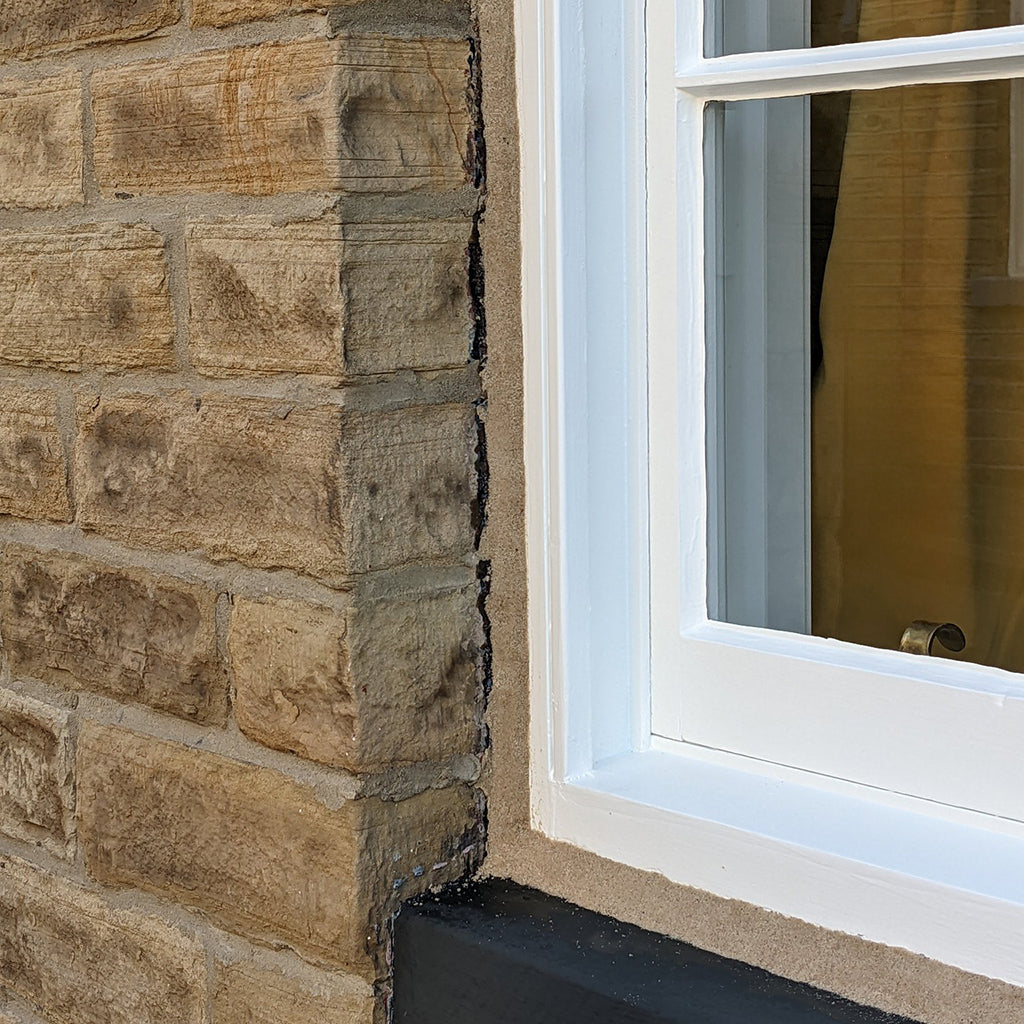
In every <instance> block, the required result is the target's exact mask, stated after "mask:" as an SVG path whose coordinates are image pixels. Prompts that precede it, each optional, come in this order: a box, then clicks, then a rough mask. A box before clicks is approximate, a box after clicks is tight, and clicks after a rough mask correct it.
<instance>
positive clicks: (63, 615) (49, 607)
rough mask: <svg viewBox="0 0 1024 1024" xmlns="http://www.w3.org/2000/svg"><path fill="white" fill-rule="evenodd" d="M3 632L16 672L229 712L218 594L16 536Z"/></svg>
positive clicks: (204, 713)
mask: <svg viewBox="0 0 1024 1024" xmlns="http://www.w3.org/2000/svg"><path fill="white" fill-rule="evenodd" d="M2 573H3V575H2V580H3V594H2V597H0V608H2V615H3V618H2V622H0V635H2V636H3V643H4V649H5V650H6V652H7V657H8V659H9V663H10V666H11V671H12V672H13V673H14V674H15V675H20V676H30V677H33V678H36V679H42V680H44V681H45V682H48V683H53V684H54V685H57V686H63V687H68V688H71V689H87V690H93V691H95V692H97V693H102V694H106V695H107V696H109V697H114V698H116V699H117V700H121V701H138V702H140V703H143V704H148V705H150V706H151V707H154V708H156V709H157V710H158V711H167V712H169V713H171V714H174V715H180V716H181V717H183V718H190V719H193V720H194V721H197V722H210V723H220V722H223V721H225V719H226V717H227V685H228V683H227V672H226V667H225V666H224V665H223V663H222V659H221V657H220V655H219V653H218V651H217V637H216V625H215V619H216V602H217V595H216V594H215V593H213V592H212V591H209V590H207V589H206V588H205V587H200V586H195V585H193V584H189V583H184V582H182V581H181V580H175V579H171V578H170V577H166V576H155V575H153V574H152V573H148V572H143V571H140V570H136V569H121V568H116V567H114V566H110V565H105V564H103V563H101V562H95V561H93V560H91V559H85V558H79V557H77V556H75V555H70V554H65V553H62V552H57V553H44V552H41V551H35V550H32V549H30V548H23V547H19V546H13V545H12V546H9V547H8V548H7V549H6V551H5V553H4V558H3V562H2Z"/></svg>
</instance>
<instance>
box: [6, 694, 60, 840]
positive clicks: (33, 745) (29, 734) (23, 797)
mask: <svg viewBox="0 0 1024 1024" xmlns="http://www.w3.org/2000/svg"><path fill="white" fill-rule="evenodd" d="M73 773H74V757H73V754H72V749H71V740H70V737H69V735H68V715H67V712H65V711H62V710H59V709H57V708H52V707H49V706H48V705H46V704H43V703H41V702H40V701H37V700H33V699H32V698H30V697H23V696H21V695H19V694H16V693H12V692H11V691H9V690H0V832H3V833H4V834H5V835H8V836H12V837H13V838H15V839H22V840H24V841H26V842H30V843H38V844H40V845H41V846H43V847H45V848H46V849H47V850H49V851H50V853H53V854H55V855H56V856H58V857H68V856H72V855H73V853H74V847H73V840H74V833H75V824H74V813H75V797H74V777H73Z"/></svg>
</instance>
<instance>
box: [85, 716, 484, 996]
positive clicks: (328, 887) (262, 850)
mask: <svg viewBox="0 0 1024 1024" xmlns="http://www.w3.org/2000/svg"><path fill="white" fill-rule="evenodd" d="M78 779H79V808H80V811H79V818H80V820H79V836H80V842H81V844H82V848H83V850H84V851H85V860H86V865H87V867H88V870H89V872H90V874H91V875H92V876H93V877H94V878H96V879H97V880H99V881H101V882H106V883H110V884H123V885H132V886H137V887H140V888H143V889H148V890H150V891H153V892H157V893H162V894H164V895H167V896H170V897H171V898H173V899H175V900H177V901H179V902H183V903H186V904H189V905H191V906H194V907H198V908H200V909H202V910H205V911H206V912H208V913H210V914H212V915H214V916H215V917H216V918H218V919H219V920H220V921H222V922H223V923H224V924H225V925H226V926H227V927H228V928H231V929H233V930H238V931H240V932H242V933H244V934H247V935H251V936H253V937H255V938H263V939H264V940H266V939H267V938H271V939H280V940H283V941H286V942H288V943H289V944H291V945H292V946H294V948H295V949H297V950H299V951H300V952H304V953H306V954H307V955H312V956H314V957H318V958H322V959H326V960H330V961H333V962H337V963H340V964H343V965H345V966H348V967H349V968H351V969H353V970H355V971H357V972H358V973H360V974H361V975H363V976H365V977H372V976H374V975H375V973H376V971H377V970H378V969H379V967H380V964H379V962H376V960H375V957H376V954H377V953H378V951H379V948H380V942H381V941H382V938H383V936H382V931H381V929H382V920H383V918H382V915H383V914H384V913H387V912H390V909H391V907H392V905H393V902H394V899H395V896H394V894H395V893H396V892H399V891H401V892H403V893H406V892H408V893H410V894H411V893H412V892H415V891H417V890H422V888H423V887H425V886H428V885H433V884H437V883H438V882H440V881H445V880H449V879H451V878H452V877H455V876H456V875H457V874H458V873H459V872H460V871H461V870H462V868H463V864H462V862H461V860H460V854H459V851H460V849H461V848H462V844H463V842H464V837H465V835H466V834H467V832H470V831H471V830H472V829H473V827H474V814H475V811H474V808H475V804H474V799H473V794H472V792H471V791H469V790H468V789H466V788H465V787H454V788H451V789H447V790H440V791H434V790H431V791H428V792H426V793H422V794H420V795H419V796H416V797H413V798H411V799H410V800H405V801H402V802H401V803H388V802H385V801H382V800H379V799H376V798H369V799H361V800H351V801H347V802H344V803H343V804H342V805H341V806H340V807H337V808H331V807H328V806H327V805H325V804H323V803H321V802H320V801H319V800H317V799H316V797H315V796H314V794H313V792H312V791H311V790H309V789H307V788H306V787H304V786H302V785H300V784H298V783H297V782H294V781H292V780H291V779H289V778H287V777H286V776H283V775H279V774H278V773H276V772H274V771H271V770H269V769H266V768H261V767H257V766H254V765H246V764H241V763H238V762H235V761H230V760H228V759H226V758H223V757H220V756H217V755H213V754H209V753H207V752H205V751H202V750H199V749H196V748H190V747H182V746H178V745H177V744H172V743H165V742H162V741H158V740H155V739H152V738H150V737H144V736H138V735H135V734H133V733H129V732H127V731H125V730H122V729H118V728H113V727H105V726H95V725H87V726H86V727H85V728H84V729H83V731H82V735H81V737H80V740H79V744H78Z"/></svg>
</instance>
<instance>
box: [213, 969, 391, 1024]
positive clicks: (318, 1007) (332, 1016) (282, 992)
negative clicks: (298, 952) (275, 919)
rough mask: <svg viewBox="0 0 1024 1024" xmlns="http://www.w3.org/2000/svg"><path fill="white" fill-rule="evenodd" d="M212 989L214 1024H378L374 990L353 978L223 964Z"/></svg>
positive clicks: (313, 972) (217, 970)
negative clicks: (313, 1023)
mask: <svg viewBox="0 0 1024 1024" xmlns="http://www.w3.org/2000/svg"><path fill="white" fill-rule="evenodd" d="M264 959H269V958H264ZM211 989H212V991H211V1001H210V1021H211V1024H312V1022H313V1021H330V1022H331V1024H372V1022H373V1015H374V994H373V986H372V985H370V984H369V983H368V982H367V981H365V980H363V979H362V978H356V977H353V976H351V975H346V974H340V973H336V974H328V973H326V972H324V971H314V970H312V969H308V970H298V971H297V970H295V969H290V970H289V969H287V968H284V967H278V968H275V967H271V966H269V965H267V964H266V963H262V962H255V961H252V960H242V961H238V962H235V963H228V962H225V961H217V962H216V963H215V964H214V969H213V980H212V985H211Z"/></svg>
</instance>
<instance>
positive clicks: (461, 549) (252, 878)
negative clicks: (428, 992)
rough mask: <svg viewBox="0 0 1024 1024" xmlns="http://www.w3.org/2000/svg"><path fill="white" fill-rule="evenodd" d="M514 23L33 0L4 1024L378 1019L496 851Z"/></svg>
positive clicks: (18, 24) (28, 20)
mask: <svg viewBox="0 0 1024 1024" xmlns="http://www.w3.org/2000/svg"><path fill="white" fill-rule="evenodd" d="M477 52H478V48H477V45H476V43H475V41H474V26H473V19H472V12H471V10H470V4H469V0H437V2H436V3H424V2H423V0H335V2H334V3H333V4H332V3H328V4H320V3H305V2H303V0H284V2H282V0H133V2H131V3H126V2H123V0H75V2H72V0H5V2H4V3H2V4H0V642H2V651H0V1024H122V1022H123V1024H172V1022H173V1024H311V1022H321V1021H331V1022H338V1024H342V1022H359V1024H381V1022H383V1021H384V1020H385V1019H386V1017H387V1012H388V993H389V955H390V949H389V943H390V920H391V918H392V916H393V914H394V912H395V911H396V909H397V907H398V905H399V903H400V901H401V900H402V899H404V898H406V897H408V896H409V895H412V894H415V893H417V892H420V891H422V890H424V889H425V888H427V887H430V886H436V885H440V884H444V883H445V882H447V881H449V880H452V879H454V878H457V877H460V876H461V875H463V874H465V873H466V872H467V871H468V870H471V869H472V868H473V866H474V865H475V864H476V863H477V862H478V860H479V858H480V857H481V856H482V818H483V812H482V798H481V796H480V795H479V792H478V790H477V787H476V781H477V778H478V774H479V768H480V753H481V744H482V727H481V708H480V700H481V692H482V688H483V682H484V681H483V678H482V672H483V668H482V665H483V664H484V663H485V660H486V659H485V657H484V656H483V655H482V653H481V650H482V646H483V645H484V643H485V637H484V630H483V626H482V623H481V618H480V614H479V612H478V602H479V597H480V595H479V583H478V577H479V576H481V572H480V570H479V569H478V566H477V553H476V544H477V537H478V534H479V530H480V526H481V522H482V516H483V509H482V507H481V498H480V495H482V494H484V493H485V488H483V487H482V486H481V484H480V482H479V472H480V469H481V467H482V466H484V465H485V463H484V458H483V452H482V450H481V442H480V440H479V438H480V437H481V436H482V427H481V424H480V419H481V416H480V413H479V407H480V402H481V393H480V384H479V366H478V358H479V352H480V342H479V338H478V337H477V334H478V332H479V323H480V315H481V306H480V298H481V296H480V294H479V292H480V281H479V277H480V275H479V270H478V266H477V253H476V237H477V236H476V229H475V224H476V220H477V219H478V217H479V214H480V211H481V208H482V191H481V188H482V152H481V148H480V133H479V116H478V89H477V78H478V75H477V72H478V68H477V67H476V54H477Z"/></svg>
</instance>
